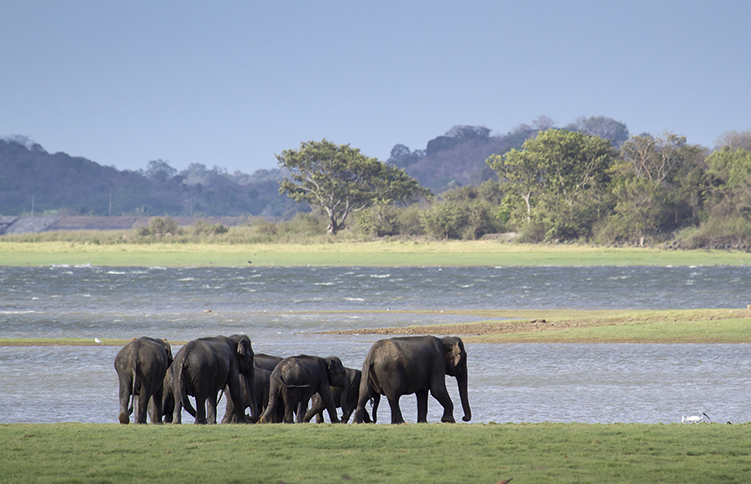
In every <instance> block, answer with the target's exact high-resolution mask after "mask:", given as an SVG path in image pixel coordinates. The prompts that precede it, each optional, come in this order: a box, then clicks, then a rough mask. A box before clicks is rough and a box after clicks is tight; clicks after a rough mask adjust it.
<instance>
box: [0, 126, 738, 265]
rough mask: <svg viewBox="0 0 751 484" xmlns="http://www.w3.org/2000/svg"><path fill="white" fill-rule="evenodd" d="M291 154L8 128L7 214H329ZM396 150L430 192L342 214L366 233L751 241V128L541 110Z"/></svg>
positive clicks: (713, 243) (0, 173) (2, 160)
mask: <svg viewBox="0 0 751 484" xmlns="http://www.w3.org/2000/svg"><path fill="white" fill-rule="evenodd" d="M342 146H349V145H342ZM278 159H279V160H280V164H279V165H280V166H279V168H275V169H270V170H258V171H257V172H255V173H253V174H252V175H247V174H243V173H241V172H239V171H235V172H234V173H232V174H229V173H227V170H226V169H223V168H221V167H218V166H214V167H213V168H211V169H209V168H207V167H206V166H204V165H201V164H193V165H190V166H189V167H188V168H187V169H185V170H183V171H179V172H178V171H177V170H176V169H174V168H172V167H171V166H170V165H169V163H168V162H166V161H163V160H154V161H150V162H149V163H148V166H147V168H146V169H145V170H138V171H128V170H125V171H118V170H117V169H115V168H114V167H107V166H101V165H99V164H97V163H95V162H93V161H90V160H86V159H84V158H77V157H72V156H69V155H67V154H65V153H56V154H50V153H47V152H46V151H45V150H44V149H43V148H42V147H41V146H40V145H38V144H36V143H34V142H32V141H30V140H28V139H26V138H23V137H14V138H4V139H0V215H20V214H29V213H32V212H33V213H36V214H42V213H45V214H68V215H77V214H81V215H100V216H108V215H149V216H177V215H181V216H183V215H184V216H197V217H201V216H222V215H234V216H237V215H240V216H242V215H245V216H250V217H251V218H252V217H256V218H263V219H264V220H265V221H266V223H267V224H272V225H273V224H283V223H285V221H291V220H292V219H293V218H295V217H296V216H299V215H297V214H299V213H301V212H303V213H304V215H305V217H307V218H306V220H310V219H311V217H312V218H316V217H321V218H326V217H325V214H324V213H323V210H322V207H320V206H317V205H316V204H315V203H311V204H308V203H306V201H305V200H302V199H300V198H299V197H297V198H295V197H291V198H290V197H288V196H287V195H288V194H290V193H291V191H289V190H287V191H286V192H285V190H280V186H285V185H284V184H285V180H286V177H288V176H289V171H288V169H287V167H286V166H284V163H283V158H282V157H278ZM385 164H386V165H387V166H389V167H391V168H393V169H396V170H399V171H400V172H403V173H404V174H406V175H409V177H411V178H413V179H414V180H416V181H417V182H419V184H420V185H421V186H422V191H421V196H420V197H418V198H416V199H415V200H414V201H412V202H411V203H405V201H404V200H401V201H396V202H393V201H392V202H391V203H386V202H384V200H379V201H378V203H376V202H375V201H374V203H372V204H371V205H370V206H368V207H364V208H363V209H362V210H360V211H358V212H357V213H352V214H351V215H350V217H349V219H347V220H346V221H344V220H342V221H341V222H342V228H344V227H345V226H346V227H347V228H349V229H352V230H355V232H356V233H357V234H358V236H361V237H394V236H399V237H430V238H436V239H478V238H482V237H494V236H496V234H504V233H512V234H513V237H514V240H515V241H521V242H531V243H540V242H548V243H561V242H586V243H595V244H604V245H621V244H626V245H637V246H643V245H656V244H664V245H666V246H668V247H682V248H697V247H704V248H734V249H741V250H748V249H749V248H751V224H750V223H749V216H750V215H751V131H728V132H726V133H724V134H722V135H721V136H719V137H718V138H717V140H716V142H715V146H714V147H713V148H707V147H704V146H700V145H695V144H691V143H689V142H688V140H687V139H686V138H685V137H683V136H681V135H678V134H675V133H671V132H667V131H666V132H663V133H658V134H650V133H642V134H639V135H631V134H630V133H629V131H628V128H627V127H626V125H625V124H623V123H621V122H618V121H615V120H613V119H611V118H607V117H601V116H600V117H590V118H584V117H582V118H579V119H577V120H576V121H575V122H573V123H569V124H568V125H565V126H563V127H560V128H559V127H556V126H555V123H553V122H552V121H551V120H550V119H549V118H547V117H545V116H541V117H539V118H537V119H536V120H535V121H534V122H533V123H532V125H527V124H522V125H520V126H518V127H517V128H515V129H514V130H512V131H510V132H508V133H505V134H495V135H493V134H491V130H490V129H488V128H486V127H484V126H461V125H460V126H454V127H453V128H452V129H451V130H449V131H448V132H446V133H445V134H443V135H441V136H437V137H436V138H434V139H431V140H430V141H429V142H428V143H427V146H426V148H425V149H417V150H411V149H410V148H409V147H407V146H405V145H403V144H397V145H395V146H394V147H393V149H392V150H391V156H390V157H389V159H388V160H387V161H386V162H385ZM293 198H294V199H293ZM296 200H297V201H296ZM311 209H312V213H307V212H311ZM345 222H346V225H345ZM255 225H258V224H257V223H256V224H255ZM313 226H315V224H314V225H313ZM264 227H266V229H265V230H266V231H267V232H269V233H270V234H272V235H273V233H276V232H279V231H283V230H282V229H273V228H272V229H269V228H268V225H264ZM323 227H325V223H324V224H323ZM329 227H331V225H329ZM323 230H325V229H323Z"/></svg>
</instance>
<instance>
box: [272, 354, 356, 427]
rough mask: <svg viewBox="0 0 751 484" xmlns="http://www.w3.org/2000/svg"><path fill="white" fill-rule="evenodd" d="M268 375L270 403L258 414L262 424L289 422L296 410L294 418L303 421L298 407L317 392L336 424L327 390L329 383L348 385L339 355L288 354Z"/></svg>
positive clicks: (302, 407) (342, 386) (334, 407)
mask: <svg viewBox="0 0 751 484" xmlns="http://www.w3.org/2000/svg"><path fill="white" fill-rule="evenodd" d="M270 378H271V384H270V387H269V404H268V406H267V407H266V410H265V411H264V412H263V415H262V416H261V419H260V421H261V423H278V422H280V421H284V422H285V423H292V422H293V414H294V413H295V412H297V421H298V422H301V421H303V414H304V412H303V411H301V410H303V409H304V408H305V407H307V404H308V400H310V398H311V397H312V396H313V395H315V394H316V393H319V394H320V395H321V398H322V399H323V402H324V406H325V408H326V410H327V411H328V413H329V418H330V419H331V421H332V422H334V423H339V418H338V416H337V414H336V403H335V402H334V397H333V395H332V394H331V389H330V386H337V387H340V388H346V386H347V373H346V371H345V370H344V365H342V362H341V360H340V359H339V358H337V357H330V358H320V357H318V356H308V355H299V356H290V357H288V358H285V359H283V360H282V361H281V362H280V363H279V364H278V365H277V366H276V367H275V368H274V371H273V372H271V377H270Z"/></svg>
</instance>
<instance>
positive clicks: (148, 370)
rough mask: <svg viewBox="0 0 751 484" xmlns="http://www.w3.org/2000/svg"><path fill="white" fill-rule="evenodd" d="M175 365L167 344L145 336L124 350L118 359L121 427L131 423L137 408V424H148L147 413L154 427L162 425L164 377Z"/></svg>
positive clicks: (116, 364)
mask: <svg viewBox="0 0 751 484" xmlns="http://www.w3.org/2000/svg"><path fill="white" fill-rule="evenodd" d="M171 364H172V347H170V344H169V343H167V341H165V340H162V339H155V338H149V337H148V336H144V337H141V338H138V339H134V340H133V341H131V342H130V343H128V344H126V345H125V346H123V348H122V349H121V350H120V351H119V352H118V353H117V356H116V357H115V371H117V377H118V379H119V380H120V415H119V417H118V418H119V420H120V423H122V424H127V423H129V422H130V414H131V413H133V408H134V406H135V410H136V420H135V421H136V423H137V424H143V423H146V411H147V409H148V412H149V418H150V419H151V423H156V424H160V423H162V391H163V382H164V375H165V374H166V372H167V368H169V366H170V365H171ZM136 395H138V399H137V400H136ZM131 397H132V398H133V400H132V401H131ZM129 404H130V406H129Z"/></svg>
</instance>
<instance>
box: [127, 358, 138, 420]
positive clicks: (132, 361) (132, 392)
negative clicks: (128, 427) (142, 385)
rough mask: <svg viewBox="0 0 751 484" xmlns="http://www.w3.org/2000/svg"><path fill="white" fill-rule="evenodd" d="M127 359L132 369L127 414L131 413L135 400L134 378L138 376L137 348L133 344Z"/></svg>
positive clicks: (135, 387) (135, 386)
mask: <svg viewBox="0 0 751 484" xmlns="http://www.w3.org/2000/svg"><path fill="white" fill-rule="evenodd" d="M128 360H129V363H130V367H131V368H132V369H133V381H132V386H131V389H130V404H129V405H128V415H133V406H134V405H135V402H136V390H138V385H136V378H138V348H136V345H135V344H134V345H132V346H131V347H130V354H129V355H128Z"/></svg>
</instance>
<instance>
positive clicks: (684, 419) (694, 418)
mask: <svg viewBox="0 0 751 484" xmlns="http://www.w3.org/2000/svg"><path fill="white" fill-rule="evenodd" d="M705 418H706V419H707V420H710V418H709V415H707V414H706V413H702V414H701V415H691V416H690V417H681V422H683V423H692V424H694V423H699V422H703V421H704V419H705Z"/></svg>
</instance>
